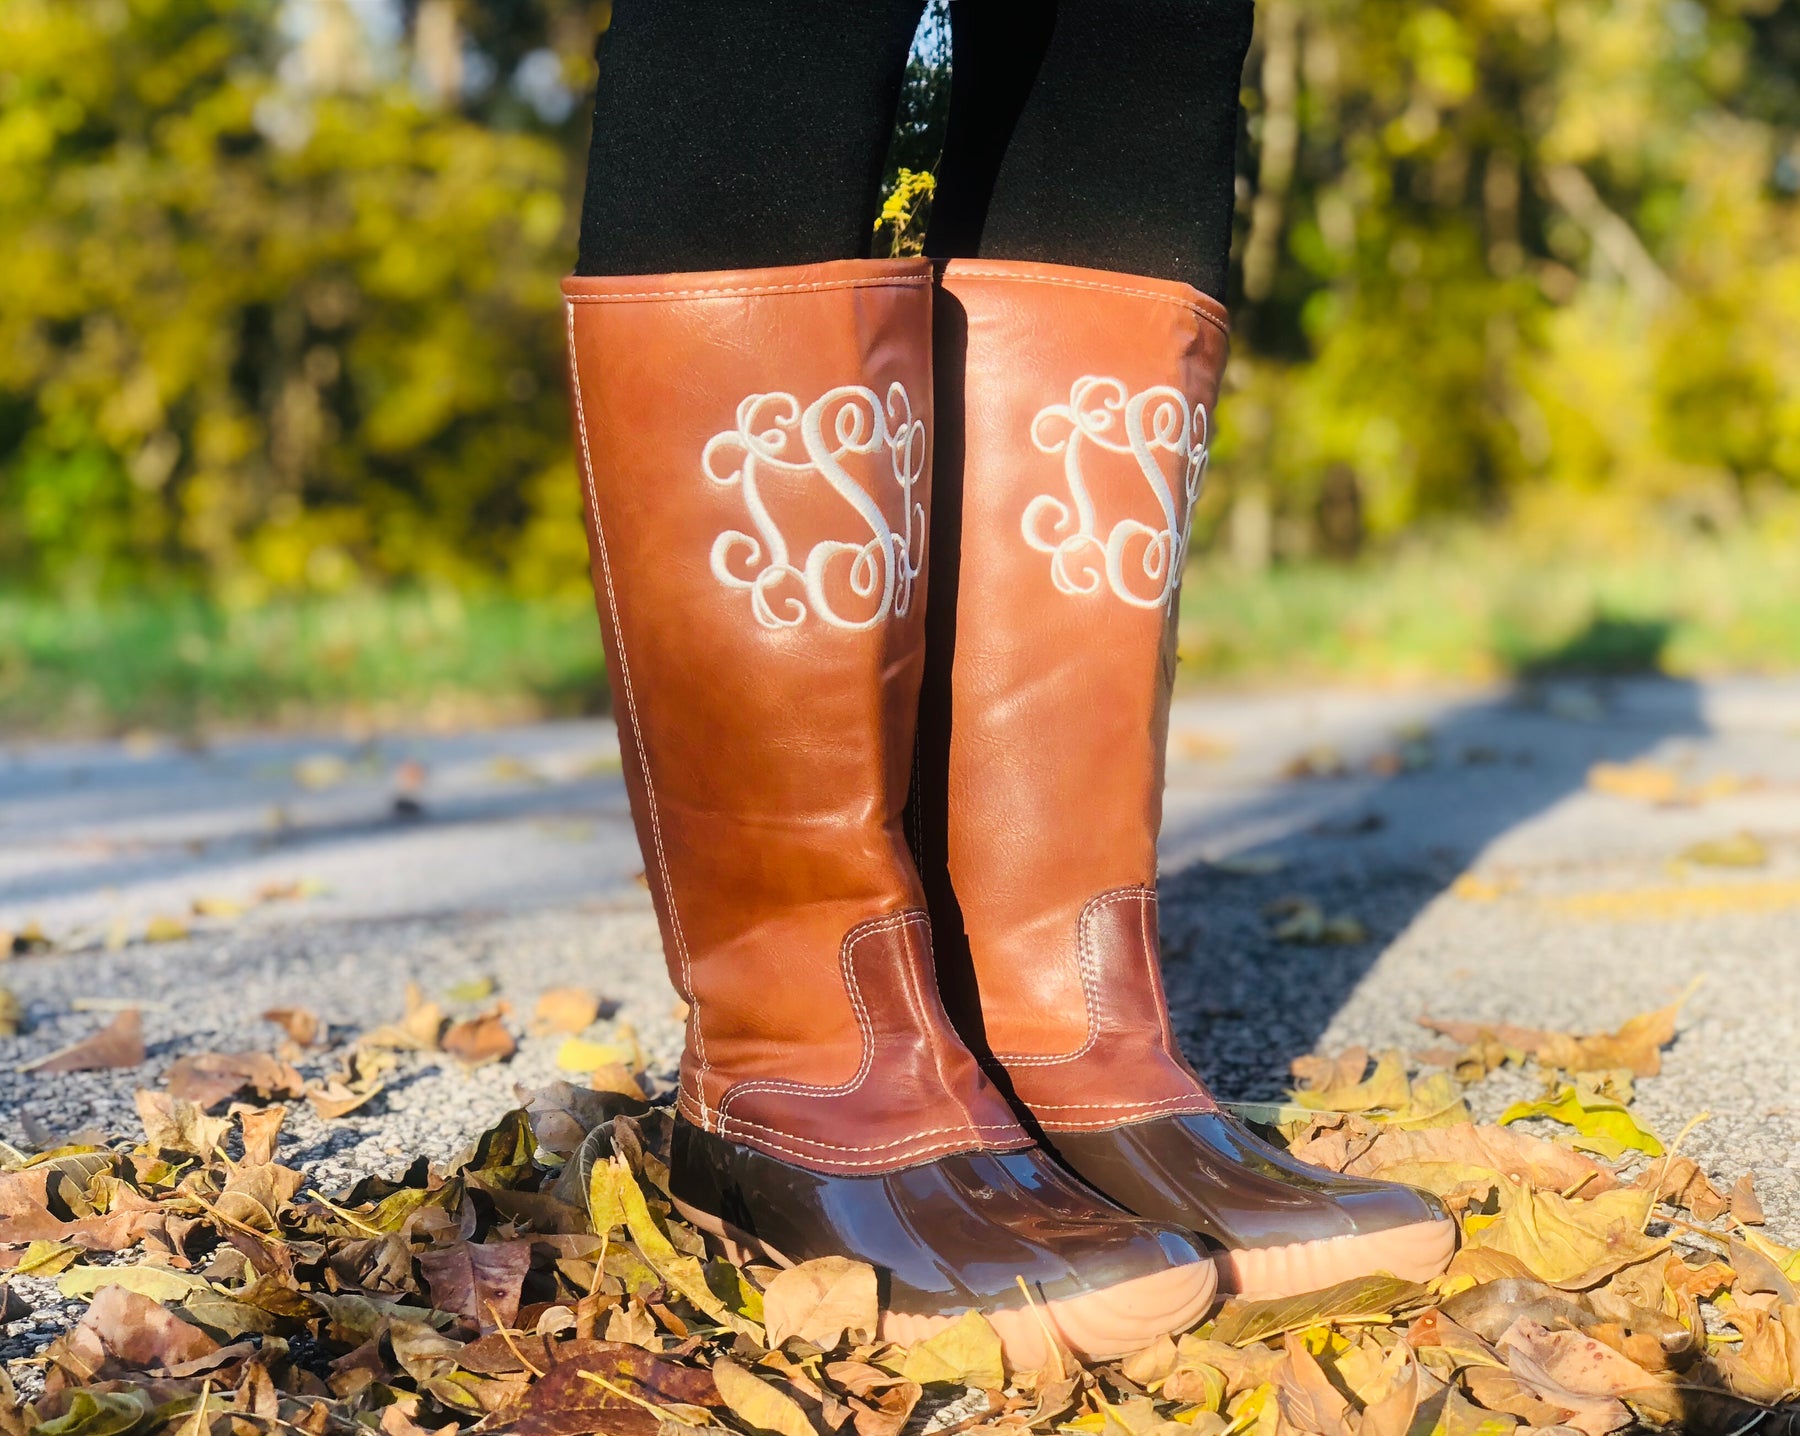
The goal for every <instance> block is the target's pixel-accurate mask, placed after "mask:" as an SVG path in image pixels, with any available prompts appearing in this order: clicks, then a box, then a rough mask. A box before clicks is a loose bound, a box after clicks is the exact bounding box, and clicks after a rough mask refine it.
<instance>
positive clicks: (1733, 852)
mask: <svg viewBox="0 0 1800 1436" xmlns="http://www.w3.org/2000/svg"><path fill="white" fill-rule="evenodd" d="M1680 861H1682V862H1684V863H1694V864H1696V865H1698V866H1700V867H1705V868H1761V867H1767V866H1768V863H1769V849H1768V847H1767V846H1766V845H1765V844H1764V843H1763V841H1762V839H1761V838H1759V837H1757V836H1756V834H1754V833H1734V834H1732V836H1730V837H1729V838H1712V839H1710V840H1708V841H1706V842H1701V843H1694V844H1693V845H1692V846H1690V847H1686V848H1683V849H1682V850H1681V855H1680Z"/></svg>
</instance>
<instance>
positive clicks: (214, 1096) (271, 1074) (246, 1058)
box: [164, 1052, 306, 1111]
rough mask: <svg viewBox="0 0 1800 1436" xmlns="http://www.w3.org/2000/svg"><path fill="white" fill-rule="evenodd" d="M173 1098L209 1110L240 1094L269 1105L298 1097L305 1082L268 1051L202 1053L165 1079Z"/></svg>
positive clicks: (181, 1063) (178, 1064) (183, 1061)
mask: <svg viewBox="0 0 1800 1436" xmlns="http://www.w3.org/2000/svg"><path fill="white" fill-rule="evenodd" d="M164 1081H165V1085H166V1086H167V1088H168V1091H169V1095H170V1096H172V1097H180V1098H183V1099H185V1100H186V1101H189V1102H192V1103H194V1104H195V1105H196V1106H198V1107H200V1108H201V1109H202V1110H203V1111H209V1110H211V1109H212V1108H214V1107H217V1106H219V1105H220V1104H221V1103H224V1102H227V1101H229V1100H230V1099H231V1098H233V1097H236V1096H238V1095H239V1094H240V1093H244V1092H249V1093H251V1094H253V1095H254V1096H256V1097H258V1098H260V1099H262V1100H263V1101H265V1102H272V1101H275V1100H277V1099H283V1098H289V1097H298V1096H300V1094H301V1093H302V1092H303V1091H304V1090H305V1088H306V1082H305V1079H303V1078H302V1077H301V1076H300V1074H299V1073H298V1072H296V1071H295V1070H294V1069H293V1068H292V1067H290V1066H288V1064H287V1063H285V1062H280V1061H277V1060H276V1059H275V1058H273V1057H271V1056H269V1055H268V1054H267V1053H265V1052H202V1053H198V1054H196V1055H195V1056H192V1057H182V1058H179V1059H177V1060H176V1062H175V1063H174V1065H173V1066H171V1067H170V1068H169V1075H168V1076H167V1078H165V1079H164Z"/></svg>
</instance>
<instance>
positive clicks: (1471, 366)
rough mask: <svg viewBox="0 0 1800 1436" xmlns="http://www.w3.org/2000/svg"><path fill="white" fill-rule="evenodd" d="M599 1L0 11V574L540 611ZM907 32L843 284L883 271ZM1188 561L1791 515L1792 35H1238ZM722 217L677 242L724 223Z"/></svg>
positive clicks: (1635, 12) (261, 3) (1697, 28)
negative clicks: (1231, 327) (1237, 131)
mask: <svg viewBox="0 0 1800 1436" xmlns="http://www.w3.org/2000/svg"><path fill="white" fill-rule="evenodd" d="M608 13H609V11H608V6H607V4H606V3H605V0H484V3H480V4H477V3H475V0H385V3H384V0H7V3H6V4H4V5H0V45H3V46H4V49H5V54H6V57H7V58H6V64H5V66H4V69H0V233H3V234H5V236H6V254H7V258H8V260H9V266H8V280H9V283H8V284H7V285H6V286H4V288H0V576H3V578H4V581H5V582H7V583H9V584H14V585H17V584H30V585H35V586H39V587H45V588H51V589H55V590H58V591H66V592H78V591H82V590H95V589H101V588H108V587H113V588H116V587H119V586H122V585H129V584H139V583H145V582H156V583H166V584H180V585H187V586H196V587H204V588H207V589H209V590H210V591H212V592H214V593H217V594H221V595H224V596H227V597H230V598H233V599H237V600H253V599H255V598H256V597H258V596H260V595H263V594H266V593H269V592H272V591H278V590H331V589H336V588H341V587H344V586H347V585H351V584H355V583H358V582H365V581H369V582H383V581H391V580H396V579H423V580H427V581H433V580H447V581H455V582H458V583H463V584H471V583H493V584H496V585H500V584H504V585H507V586H511V587H514V588H518V589H522V590H524V591H528V592H534V591H542V590H544V589H547V588H555V587H563V586H569V587H578V586H579V585H580V584H581V583H582V582H583V576H582V575H583V562H582V538H581V533H580V527H579V524H578V522H577V520H576V509H575V487H574V483H573V480H572V476H571V470H570V465H569V458H568V448H567V438H566V432H565V425H566V417H565V412H564V403H563V397H562V358H561V352H560V350H561V329H560V325H559V324H558V322H557V293H556V283H557V280H558V278H559V277H560V275H561V274H562V272H563V271H564V269H565V267H566V265H567V263H568V260H569V257H570V255H572V253H573V250H574V244H573V231H574V223H575V214H574V207H575V204H576V202H577V197H578V195H579V185H580V167H581V162H582V158H583V149H584V142H585V139H586V114H585V106H584V104H583V102H582V97H583V96H584V95H585V93H586V91H587V88H588V86H589V84H590V83H591V72H592V71H591V59H590V52H591V47H592V44H593V39H594V36H595V35H596V33H597V32H598V31H599V29H600V28H601V27H602V26H603V25H604V24H605V22H606V19H607V16H608ZM945 37H946V26H945V23H944V7H943V0H933V3H932V5H931V7H930V9H929V11H928V21H927V24H926V26H925V27H924V28H923V29H922V31H921V35H920V40H919V44H918V45H917V47H916V48H915V53H914V57H913V61H912V64H911V67H910V69H909V77H908V83H907V86H906V92H905V103H904V107H903V111H902V115H901V117H900V123H899V126H898V129H897V133H896V139H895V145H894V150H893V153H892V155H891V157H890V169H891V174H892V181H891V185H892V189H893V201H894V202H893V204H892V205H891V206H890V209H889V211H887V212H884V222H883V224H882V225H880V226H879V227H878V228H879V230H880V232H879V233H878V234H876V235H875V236H873V237H872V243H873V245H874V246H875V247H876V248H877V249H879V250H882V251H883V252H886V251H888V250H895V249H898V250H905V249H908V248H913V247H916V245H917V242H918V238H919V235H920V234H921V233H922V231H923V224H924V221H925V218H926V216H927V213H928V207H929V197H930V171H931V168H932V166H933V164H934V157H935V149H936V146H937V144H938V137H939V135H940V134H941V125H942V116H943V110H944V106H945V100H946V97H947V94H948V89H947V85H948V76H947V70H946V65H947V54H946V51H947V45H946V43H945ZM1245 113H1246V130H1245V142H1244V144H1243V146H1242V154H1241V167H1242V175H1241V180H1240V185H1241V198H1242V203H1241V205H1240V215H1239V235H1238V244H1237V255H1238V271H1237V277H1236V279H1235V281H1234V284H1235V289H1234V293H1233V295H1232V300H1233V309H1234V311H1235V315H1236V321H1237V352H1236V357H1235V361H1234V364H1233V367H1232V370H1231V371H1230V376H1229V381H1228V382H1229V383H1230V385H1231V391H1230V393H1229V395H1228V397H1227V400H1226V402H1225V407H1224V409H1223V412H1222V414H1221V425H1220V439H1219V443H1218V446H1217V454H1216V462H1215V464H1214V465H1213V470H1212V472H1213V474H1214V476H1215V482H1214V486H1213V489H1212V491H1211V492H1209V494H1208V495H1207V496H1206V498H1205V499H1204V500H1203V501H1202V502H1203V507H1202V512H1201V515H1200V518H1199V521H1198V523H1197V525H1196V534H1197V541H1198V542H1200V543H1202V544H1219V545H1225V544H1229V546H1230V547H1231V548H1232V549H1233V550H1234V551H1236V552H1237V553H1238V554H1239V556H1240V557H1242V558H1243V559H1244V560H1245V561H1246V562H1249V563H1252V564H1255V563H1262V562H1267V561H1268V560H1269V559H1270V558H1271V557H1278V556H1281V555H1283V554H1291V553H1301V552H1321V553H1328V554H1334V555H1342V556H1345V557H1348V556H1350V555H1353V554H1356V553H1359V552H1361V553H1367V552H1372V551H1373V552H1378V551H1379V549H1380V546H1381V545H1382V543H1383V542H1384V541H1390V540H1392V539H1393V537H1394V536H1395V535H1398V534H1402V533H1404V532H1407V531H1408V530H1409V529H1411V528H1412V527H1414V526H1416V525H1419V524H1421V523H1429V522H1430V521H1432V520H1434V519H1436V518H1438V517H1442V516H1452V515H1475V516H1482V515H1497V514H1507V515H1510V516H1511V519H1512V521H1513V522H1514V523H1515V524H1516V525H1518V527H1519V528H1520V530H1521V531H1522V532H1526V533H1543V534H1548V535H1561V534H1564V533H1567V532H1570V531H1572V530H1575V529H1578V528H1579V529H1583V530H1584V531H1585V532H1588V533H1590V534H1591V533H1593V532H1595V531H1598V532H1600V533H1602V534H1605V533H1609V532H1610V533H1615V534H1617V535H1619V536H1620V537H1621V538H1622V539H1625V540H1629V539H1630V538H1631V537H1632V536H1634V535H1635V534H1637V533H1638V532H1639V531H1640V529H1641V525H1642V524H1644V523H1646V522H1656V521H1664V520H1667V521H1669V522H1674V523H1679V524H1703V525H1712V526H1724V525H1731V524H1736V523H1741V522H1744V521H1745V520H1746V519H1748V518H1753V517H1755V516H1757V515H1759V514H1764V513H1767V512H1770V511H1772V510H1774V509H1776V508H1779V507H1780V506H1781V505H1782V504H1783V503H1786V504H1788V505H1789V507H1790V509H1791V507H1792V502H1793V500H1792V496H1793V495H1794V494H1795V493H1796V492H1800V139H1797V135H1800V0H1440V3H1430V0H1261V3H1260V4H1259V15H1258V38H1257V42H1256V48H1255V49H1254V51H1253V53H1252V56H1251V61H1250V65H1249V68H1248V71H1247V74H1246V80H1245ZM728 220H729V217H728V216H721V222H728Z"/></svg>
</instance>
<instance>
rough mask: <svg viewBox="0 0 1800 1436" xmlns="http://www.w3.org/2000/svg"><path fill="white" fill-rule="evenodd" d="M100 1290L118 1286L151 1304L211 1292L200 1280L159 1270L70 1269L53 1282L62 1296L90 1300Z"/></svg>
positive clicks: (115, 1268) (86, 1267) (140, 1268)
mask: <svg viewBox="0 0 1800 1436" xmlns="http://www.w3.org/2000/svg"><path fill="white" fill-rule="evenodd" d="M103 1286H122V1287H124V1288H125V1289H126V1290H127V1291H134V1292H136V1293H137V1294H138V1295H139V1296H147V1297H149V1298H150V1300H152V1301H180V1300H181V1299H182V1298H183V1297H185V1296H189V1295H191V1294H192V1293H194V1292H197V1291H211V1290H212V1288H211V1286H209V1285H208V1283H207V1281H206V1279H205V1278H204V1277H198V1276H195V1275H193V1274H192V1273H191V1272H184V1271H170V1270H169V1269H168V1268H167V1267H160V1266H147V1265H144V1266H74V1267H70V1268H69V1269H68V1270H67V1271H65V1272H64V1273H63V1274H62V1275H61V1276H59V1277H58V1278H57V1279H56V1289H57V1290H58V1291H60V1292H61V1293H62V1294H63V1295H64V1296H92V1295H93V1294H94V1293H95V1292H97V1291H99V1290H100V1288H101V1287H103Z"/></svg>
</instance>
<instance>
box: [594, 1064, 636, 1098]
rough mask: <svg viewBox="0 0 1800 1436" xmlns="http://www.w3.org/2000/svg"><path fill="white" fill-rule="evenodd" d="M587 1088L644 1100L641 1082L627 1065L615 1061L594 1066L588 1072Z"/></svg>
mask: <svg viewBox="0 0 1800 1436" xmlns="http://www.w3.org/2000/svg"><path fill="white" fill-rule="evenodd" d="M588 1090H589V1091H592V1092H616V1093H617V1094H618V1095H619V1096H621V1097H631V1098H633V1099H635V1100H637V1101H639V1102H642V1101H644V1100H645V1096H644V1088H643V1084H642V1083H640V1082H639V1081H638V1079H637V1078H636V1077H634V1076H632V1074H631V1069H630V1068H629V1067H621V1066H619V1065H618V1064H617V1063H614V1064H611V1065H609V1066H605V1067H596V1068H595V1069H594V1070H593V1071H592V1072H590V1073H588Z"/></svg>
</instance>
